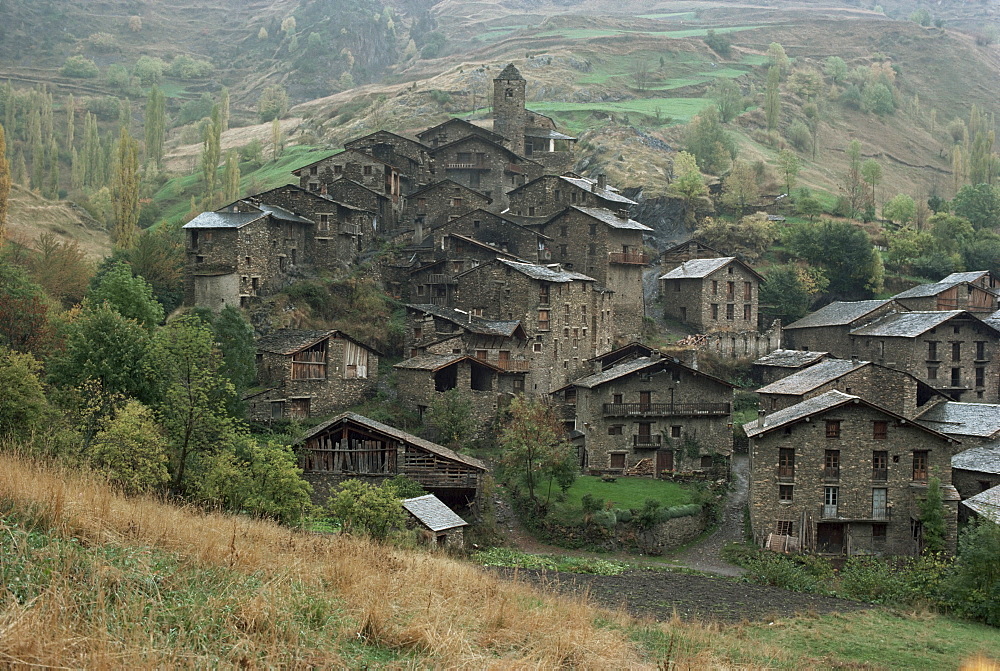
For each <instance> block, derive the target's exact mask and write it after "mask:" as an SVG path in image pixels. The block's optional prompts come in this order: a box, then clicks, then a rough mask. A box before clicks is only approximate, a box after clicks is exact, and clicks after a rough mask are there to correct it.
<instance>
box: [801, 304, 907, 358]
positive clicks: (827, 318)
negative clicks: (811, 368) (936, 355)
mask: <svg viewBox="0 0 1000 671" xmlns="http://www.w3.org/2000/svg"><path fill="white" fill-rule="evenodd" d="M905 311H906V308H904V307H903V306H902V305H900V304H899V303H896V302H895V301H893V300H892V299H887V300H871V301H837V302H834V303H830V304H829V305H826V306H824V307H822V308H820V309H819V310H817V311H816V312H813V313H812V314H808V315H806V316H805V317H803V318H802V319H800V320H798V321H796V322H792V323H791V324H789V325H788V326H785V327H784V336H785V346H786V347H788V349H800V350H809V351H813V352H829V353H830V354H831V355H833V356H835V357H840V358H841V359H849V358H850V357H851V356H852V355H853V354H854V353H855V352H854V351H853V349H852V347H853V343H852V341H851V335H850V333H851V330H852V329H855V328H859V327H861V326H864V325H865V324H869V323H871V322H873V321H875V320H876V319H879V318H880V317H884V316H885V315H887V314H889V313H892V312H905Z"/></svg>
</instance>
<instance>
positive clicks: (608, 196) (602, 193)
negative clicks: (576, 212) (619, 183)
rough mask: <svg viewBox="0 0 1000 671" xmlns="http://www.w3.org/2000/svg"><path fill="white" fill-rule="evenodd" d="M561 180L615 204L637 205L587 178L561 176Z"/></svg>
mask: <svg viewBox="0 0 1000 671" xmlns="http://www.w3.org/2000/svg"><path fill="white" fill-rule="evenodd" d="M559 179H561V180H564V181H567V182H569V183H570V184H572V185H573V186H578V187H580V188H581V189H583V190H584V191H590V192H592V193H593V194H594V195H596V196H599V197H601V198H603V199H604V200H610V201H612V202H615V203H624V204H626V205H635V204H636V202H635V201H634V200H632V199H630V198H626V197H625V196H623V195H621V194H620V193H617V192H616V191H615V190H614V189H612V188H610V187H608V188H604V189H602V188H600V187H599V186H597V182H595V181H593V180H590V179H587V178H585V177H567V176H566V175H560V176H559Z"/></svg>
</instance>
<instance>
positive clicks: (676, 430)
mask: <svg viewBox="0 0 1000 671" xmlns="http://www.w3.org/2000/svg"><path fill="white" fill-rule="evenodd" d="M670 437H671V438H680V437H681V427H680V426H671V427H670Z"/></svg>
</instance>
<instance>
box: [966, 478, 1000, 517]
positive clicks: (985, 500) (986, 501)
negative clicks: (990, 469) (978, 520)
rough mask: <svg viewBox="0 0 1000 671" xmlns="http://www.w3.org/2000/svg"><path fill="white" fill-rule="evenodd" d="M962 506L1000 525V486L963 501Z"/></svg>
mask: <svg viewBox="0 0 1000 671" xmlns="http://www.w3.org/2000/svg"><path fill="white" fill-rule="evenodd" d="M962 505H963V506H965V507H967V508H968V509H969V510H971V511H973V512H974V513H976V514H977V515H980V516H981V517H985V518H986V519H988V520H991V521H993V522H994V523H996V524H1000V486H997V487H994V488H993V489H987V490H986V491H985V492H981V493H979V494H976V495H975V496H970V497H969V498H967V499H965V500H964V501H962Z"/></svg>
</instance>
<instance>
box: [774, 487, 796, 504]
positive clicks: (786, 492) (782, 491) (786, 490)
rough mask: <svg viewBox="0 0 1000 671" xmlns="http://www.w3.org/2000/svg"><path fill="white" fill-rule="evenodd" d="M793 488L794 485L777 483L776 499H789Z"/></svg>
mask: <svg viewBox="0 0 1000 671" xmlns="http://www.w3.org/2000/svg"><path fill="white" fill-rule="evenodd" d="M794 489H795V487H794V485H778V500H779V501H791V500H792V492H793V490H794Z"/></svg>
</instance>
